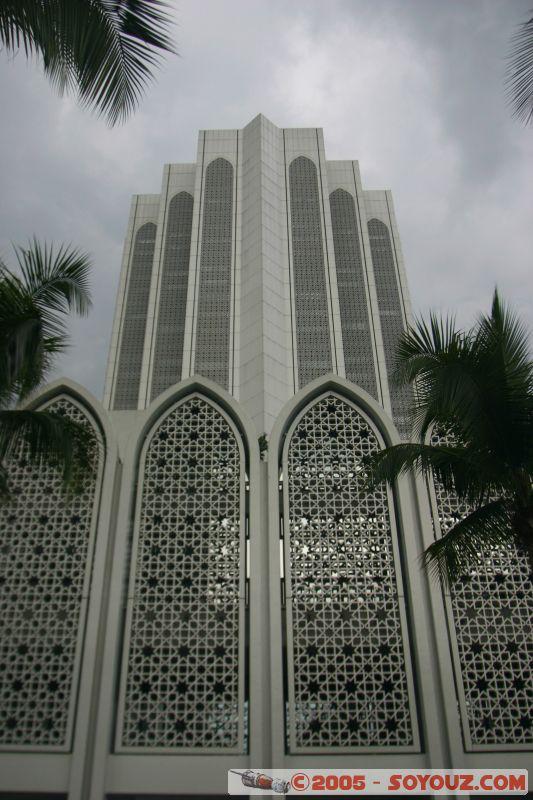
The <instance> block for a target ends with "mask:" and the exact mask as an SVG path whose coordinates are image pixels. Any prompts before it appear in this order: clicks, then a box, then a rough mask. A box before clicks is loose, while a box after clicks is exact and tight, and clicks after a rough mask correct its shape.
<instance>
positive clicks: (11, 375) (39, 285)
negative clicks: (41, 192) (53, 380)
mask: <svg viewBox="0 0 533 800" xmlns="http://www.w3.org/2000/svg"><path fill="white" fill-rule="evenodd" d="M15 251H16V255H17V260H18V264H19V269H20V272H21V276H20V277H19V276H18V275H15V274H14V273H12V272H10V270H9V269H8V268H7V267H6V266H5V265H0V342H1V343H0V404H1V405H4V406H6V405H7V406H9V405H10V404H12V402H13V401H14V400H15V399H23V398H24V397H26V396H27V395H28V394H29V393H30V392H32V391H33V390H34V389H36V388H37V387H38V386H39V385H40V383H41V382H42V381H43V379H44V376H45V375H46V372H47V371H48V369H49V368H50V366H51V365H52V362H53V358H54V356H55V355H57V354H58V353H60V352H62V351H63V350H64V348H65V347H66V344H67V341H68V340H67V332H66V326H65V323H64V320H63V317H64V316H65V314H67V313H68V312H70V311H74V312H77V313H79V314H85V313H87V311H88V309H89V307H90V304H91V300H90V294H89V289H88V275H89V270H90V266H91V265H90V261H89V258H88V256H87V255H85V254H83V253H80V252H79V251H78V250H76V249H74V248H71V247H65V246H63V247H61V248H60V249H59V250H58V252H57V253H55V252H54V249H53V248H52V247H48V246H47V245H44V246H41V245H40V244H39V242H38V241H37V240H35V239H34V240H33V242H32V243H31V245H30V246H29V247H27V248H20V247H19V248H15Z"/></svg>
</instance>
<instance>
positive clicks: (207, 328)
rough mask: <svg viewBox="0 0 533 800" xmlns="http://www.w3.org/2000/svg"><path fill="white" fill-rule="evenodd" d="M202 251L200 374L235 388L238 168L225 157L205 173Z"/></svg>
mask: <svg viewBox="0 0 533 800" xmlns="http://www.w3.org/2000/svg"><path fill="white" fill-rule="evenodd" d="M203 203H204V211H203V217H202V250H201V255H200V279H199V289H198V313H197V321H196V356H195V365H194V371H195V372H196V373H197V374H198V375H203V376H204V377H205V378H211V380H212V381H215V383H218V384H219V385H220V386H222V387H223V388H224V389H228V388H229V356H230V330H231V327H230V326H231V269H232V253H233V166H232V165H231V164H230V162H229V161H227V160H226V159H225V158H217V159H215V161H212V162H211V163H210V164H209V166H208V167H207V169H206V171H205V189H204V198H203Z"/></svg>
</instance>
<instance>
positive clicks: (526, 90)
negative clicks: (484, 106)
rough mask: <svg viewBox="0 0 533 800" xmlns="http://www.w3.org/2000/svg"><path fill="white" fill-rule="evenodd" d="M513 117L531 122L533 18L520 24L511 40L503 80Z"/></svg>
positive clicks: (532, 101)
mask: <svg viewBox="0 0 533 800" xmlns="http://www.w3.org/2000/svg"><path fill="white" fill-rule="evenodd" d="M505 83H506V86H507V96H508V99H509V102H510V104H511V105H512V106H513V108H514V115H515V116H516V117H517V118H518V119H519V120H521V121H523V122H524V123H525V124H526V125H528V124H530V123H531V122H533V16H532V17H531V19H528V20H527V21H526V22H524V23H522V25H520V27H519V28H518V30H517V32H516V33H515V34H514V36H513V38H512V40H511V51H510V53H509V56H508V66H507V74H506V80H505Z"/></svg>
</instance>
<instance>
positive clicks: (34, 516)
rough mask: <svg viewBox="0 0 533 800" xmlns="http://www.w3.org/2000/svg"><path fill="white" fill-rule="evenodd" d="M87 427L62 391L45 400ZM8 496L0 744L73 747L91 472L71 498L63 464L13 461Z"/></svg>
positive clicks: (2, 529) (1, 587)
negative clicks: (66, 491)
mask: <svg viewBox="0 0 533 800" xmlns="http://www.w3.org/2000/svg"><path fill="white" fill-rule="evenodd" d="M46 410H47V411H54V412H56V413H58V414H61V415H68V416H69V417H70V418H71V419H73V420H75V421H76V422H79V423H82V424H86V425H87V426H88V427H89V428H90V430H92V431H94V435H95V440H94V441H95V445H96V442H97V441H98V445H97V446H95V458H99V459H100V460H103V446H102V442H101V441H100V436H99V433H98V432H97V429H96V427H95V426H94V424H93V423H92V422H91V420H90V419H89V417H88V415H87V414H86V413H85V412H84V411H82V409H81V408H80V407H79V406H78V405H76V404H75V403H73V402H71V401H70V400H69V399H67V398H66V397H61V398H59V399H57V400H55V401H54V402H53V403H51V404H50V405H48V406H47V407H46ZM8 469H9V480H10V483H11V487H12V491H13V500H12V501H11V502H10V503H9V504H7V505H1V506H0V549H1V552H2V556H1V557H0V743H1V744H2V745H6V746H7V745H10V746H16V747H17V748H21V749H24V748H26V747H30V748H35V747H39V748H46V747H54V749H56V750H57V748H63V749H65V750H68V749H69V747H70V745H71V738H72V730H71V717H72V713H73V705H74V703H75V700H76V694H77V684H78V677H79V661H78V659H79V655H78V653H79V651H80V648H81V644H82V640H83V631H84V626H85V619H84V612H83V608H84V606H83V604H82V596H83V594H84V592H85V593H86V592H87V587H86V581H87V575H88V571H89V563H88V562H89V560H90V558H91V557H92V556H91V554H92V546H93V539H94V533H93V509H94V500H95V492H96V487H97V475H98V470H97V469H95V471H94V475H92V476H90V477H86V476H84V478H83V481H81V482H80V484H81V486H82V489H81V491H80V492H79V493H77V492H76V493H72V494H71V495H70V496H69V497H68V498H67V497H66V495H65V491H64V489H63V486H62V482H61V471H60V469H59V468H58V467H57V466H53V465H47V464H43V465H40V466H39V465H35V464H32V463H31V461H29V459H27V455H26V453H25V451H24V449H19V451H18V452H17V453H16V454H15V455H14V456H13V457H12V458H11V460H10V462H9V464H8Z"/></svg>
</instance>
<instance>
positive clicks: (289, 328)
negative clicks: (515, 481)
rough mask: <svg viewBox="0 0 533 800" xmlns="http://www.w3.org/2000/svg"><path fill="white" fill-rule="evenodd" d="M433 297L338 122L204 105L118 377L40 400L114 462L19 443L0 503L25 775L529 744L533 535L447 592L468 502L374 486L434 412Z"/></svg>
mask: <svg viewBox="0 0 533 800" xmlns="http://www.w3.org/2000/svg"><path fill="white" fill-rule="evenodd" d="M409 321H410V305H409V295H408V289H407V284H406V279H405V273H404V267H403V261H402V255H401V247H400V242H399V237H398V231H397V226H396V221H395V216H394V210H393V206H392V199H391V196H390V192H388V191H368V190H363V189H362V186H361V179H360V176H359V169H358V164H357V162H354V161H327V160H326V157H325V152H324V144H323V138H322V132H321V130H319V129H314V128H312V129H280V128H277V127H276V126H275V125H273V124H272V123H271V122H269V121H268V120H267V119H265V118H264V117H263V116H261V115H260V116H258V117H256V118H255V119H254V120H252V121H251V122H250V123H249V125H247V126H246V127H245V128H244V129H243V130H230V131H202V132H200V135H199V142H198V154H197V160H196V163H193V164H172V165H167V166H166V167H165V168H164V172H163V181H162V188H161V193H160V194H158V195H136V196H135V197H134V198H133V202H132V207H131V212H130V221H129V226H128V232H127V237H126V243H125V248H124V259H123V264H122V272H121V279H120V288H119V293H118V300H117V307H116V315H115V323H114V327H113V335H112V342H111V348H110V357H109V365H108V372H107V380H106V388H105V398H104V404H103V406H102V405H100V403H98V401H96V400H95V399H94V398H92V397H90V396H89V395H88V393H87V392H86V391H85V390H84V389H83V388H82V387H79V386H76V385H73V384H72V383H71V382H70V381H63V382H58V383H56V384H54V385H52V386H49V387H47V388H46V389H45V390H44V391H43V392H42V393H41V395H40V396H39V397H38V398H36V399H35V401H34V403H33V405H34V406H35V407H39V408H42V407H50V408H53V409H56V410H57V411H59V412H61V413H66V414H70V415H72V416H74V417H76V418H78V419H85V420H86V423H87V424H88V425H90V426H91V427H92V429H93V430H94V435H95V438H96V439H97V440H98V442H99V446H98V469H97V470H96V472H95V474H94V475H93V476H90V478H89V479H88V480H87V481H86V483H85V488H84V493H83V494H82V495H77V496H75V497H74V498H73V499H71V500H70V501H69V502H65V501H64V499H63V497H62V491H61V485H60V481H59V477H58V475H57V473H56V472H55V471H54V469H53V468H52V467H50V468H47V469H45V470H41V471H40V472H39V471H37V470H35V469H34V468H32V467H31V465H28V463H27V462H26V460H25V459H24V457H23V454H20V455H19V457H18V458H16V459H13V461H12V464H11V473H12V479H13V482H14V485H15V486H16V488H17V490H18V494H17V496H16V499H15V501H14V503H13V504H12V506H11V507H8V508H2V509H0V515H1V516H2V534H3V535H4V534H5V540H4V545H3V550H2V553H3V556H2V558H3V560H2V562H1V563H2V570H3V573H2V576H3V578H4V588H3V595H2V597H3V599H2V618H1V624H2V625H3V626H4V628H5V630H4V632H3V633H0V652H1V654H2V664H1V668H2V673H0V676H3V677H0V682H1V689H0V691H1V692H2V694H1V695H0V697H1V702H0V743H1V748H2V750H3V752H2V754H1V755H0V776H2V778H1V780H0V798H2V797H10V798H11V797H13V796H16V795H14V794H13V793H14V792H16V791H19V792H23V791H24V792H26V793H27V795H24V797H28V798H37V797H41V796H44V794H43V793H45V792H48V793H50V792H55V793H56V794H57V795H58V796H60V797H66V796H68V797H69V800H74V799H76V800H77V798H81V799H82V800H88V798H90V799H91V800H102V799H103V798H104V797H109V798H113V797H117V798H118V797H121V798H123V800H125V798H130V800H131V798H137V799H138V800H140V799H141V798H143V800H146V798H150V799H152V798H157V797H181V796H185V797H190V796H193V795H200V796H216V795H220V796H223V795H224V794H225V792H226V786H227V783H226V771H227V769H228V768H246V767H254V768H262V769H268V770H272V769H273V770H275V769H279V768H282V767H301V768H315V767H320V766H323V767H332V768H334V767H350V768H351V767H360V768H363V767H365V768H370V767H376V768H401V767H413V768H414V767H420V768H441V767H444V768H446V767H465V768H483V767H486V768H492V767H493V766H494V765H496V764H497V766H498V767H506V768H510V767H514V768H525V767H527V766H528V763H529V762H530V760H531V753H532V751H533V676H532V669H531V663H532V656H533V586H532V582H533V576H532V575H531V574H530V573H529V570H528V566H527V563H526V560H525V559H524V558H523V557H522V556H521V555H519V554H516V553H514V552H510V551H498V552H494V554H493V555H492V556H491V558H490V559H487V561H486V563H485V566H484V568H483V569H479V570H476V571H472V573H471V574H469V575H465V576H464V577H463V579H462V581H461V582H460V583H459V585H458V587H457V588H456V589H454V590H453V592H451V593H449V594H447V593H446V594H443V593H442V592H441V589H440V587H439V586H437V585H435V584H434V583H431V582H429V581H428V579H427V576H426V575H425V574H424V573H422V572H421V571H420V568H419V561H418V559H419V556H420V553H421V552H422V551H423V549H425V547H427V545H428V544H430V543H431V542H432V541H433V540H434V537H435V536H440V535H441V533H442V532H443V531H445V530H446V529H447V527H449V526H450V525H451V524H452V523H453V520H454V519H455V518H457V515H458V514H460V513H461V509H460V508H458V506H457V503H456V502H455V501H454V500H453V498H451V497H448V496H446V495H445V494H444V493H443V492H442V490H441V489H440V488H439V487H428V486H427V485H426V484H425V482H424V481H423V480H422V479H419V478H415V477H413V476H406V477H405V478H404V479H402V480H401V481H400V482H399V485H398V486H397V487H395V489H394V491H391V490H389V489H386V488H380V489H378V490H376V491H375V492H373V493H370V494H369V493H365V491H364V489H363V478H362V475H363V474H364V458H365V456H367V455H369V454H371V453H373V452H375V451H376V450H379V449H380V448H383V447H384V446H387V445H388V444H390V443H395V442H398V441H399V440H400V438H402V437H403V438H405V437H407V436H408V434H409V431H408V426H407V408H408V405H409V401H410V397H409V393H408V392H405V391H403V392H400V391H398V390H397V389H396V388H395V387H394V384H393V383H392V381H391V380H390V376H391V368H392V367H393V355H394V350H395V346H396V343H397V340H398V337H399V335H400V333H401V331H402V330H403V329H404V328H405V326H406V324H408V322H409ZM265 436H266V439H267V440H268V452H265V450H264V443H265ZM260 445H261V447H260ZM260 451H261V452H260ZM261 456H262V457H261ZM463 511H464V510H463ZM2 791H4V792H7V794H2ZM47 796H49V795H47Z"/></svg>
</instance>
